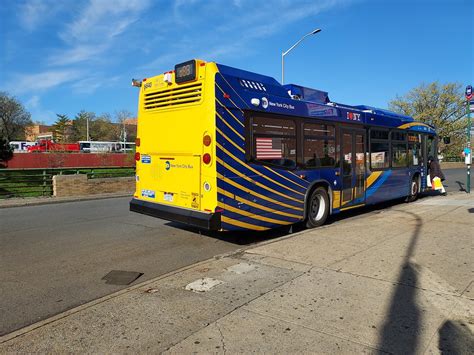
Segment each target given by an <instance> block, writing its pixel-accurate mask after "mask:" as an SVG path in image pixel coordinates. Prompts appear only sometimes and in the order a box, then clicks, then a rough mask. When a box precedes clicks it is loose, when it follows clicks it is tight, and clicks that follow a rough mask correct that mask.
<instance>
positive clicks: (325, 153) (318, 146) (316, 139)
mask: <svg viewBox="0 0 474 355" xmlns="http://www.w3.org/2000/svg"><path fill="white" fill-rule="evenodd" d="M303 132H304V140H303V142H304V149H303V153H304V164H305V167H306V168H319V167H333V166H334V164H335V162H336V159H335V155H336V145H335V140H334V135H335V134H334V132H335V129H334V127H333V126H328V125H325V124H313V123H305V125H304V129H303Z"/></svg>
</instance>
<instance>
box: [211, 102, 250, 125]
mask: <svg viewBox="0 0 474 355" xmlns="http://www.w3.org/2000/svg"><path fill="white" fill-rule="evenodd" d="M216 101H217V102H218V103H219V105H221V106H222V108H224V109H225V110H226V111H227V113H228V114H229V115H231V116H232V117H233V118H234V119H235V120H236V121H237V123H238V124H239V125H241V126H242V127H244V124H243V123H242V122H240V120H239V119H238V118H237V117H235V116H234V114H233V113H232V112H230V110H229V109H228V108H227V107H225V106H224V105H223V104H222V103H221V102H220V101H219V100H218V99H217V98H216Z"/></svg>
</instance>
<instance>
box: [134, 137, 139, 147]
mask: <svg viewBox="0 0 474 355" xmlns="http://www.w3.org/2000/svg"><path fill="white" fill-rule="evenodd" d="M135 145H136V146H137V147H139V146H140V138H135Z"/></svg>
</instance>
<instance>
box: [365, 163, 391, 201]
mask: <svg viewBox="0 0 474 355" xmlns="http://www.w3.org/2000/svg"><path fill="white" fill-rule="evenodd" d="M391 174H392V171H391V170H387V171H384V172H383V173H382V174H381V175H380V177H379V178H378V179H377V181H375V182H374V183H373V184H372V185H371V186H370V187H369V188H368V189H367V191H366V192H365V198H366V199H367V198H369V197H370V196H372V195H373V194H374V193H375V192H376V191H377V190H378V188H379V187H380V186H381V185H382V184H383V183H384V182H385V181H386V180H387V179H388V177H389V176H390V175H391Z"/></svg>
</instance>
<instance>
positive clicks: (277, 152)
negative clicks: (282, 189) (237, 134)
mask: <svg viewBox="0 0 474 355" xmlns="http://www.w3.org/2000/svg"><path fill="white" fill-rule="evenodd" d="M252 136H253V137H252V139H253V152H252V157H253V158H254V159H255V160H257V161H260V162H262V163H267V164H271V165H279V166H282V167H285V168H289V169H293V168H295V167H296V125H295V122H294V121H292V120H287V119H277V118H268V117H253V119H252Z"/></svg>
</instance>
